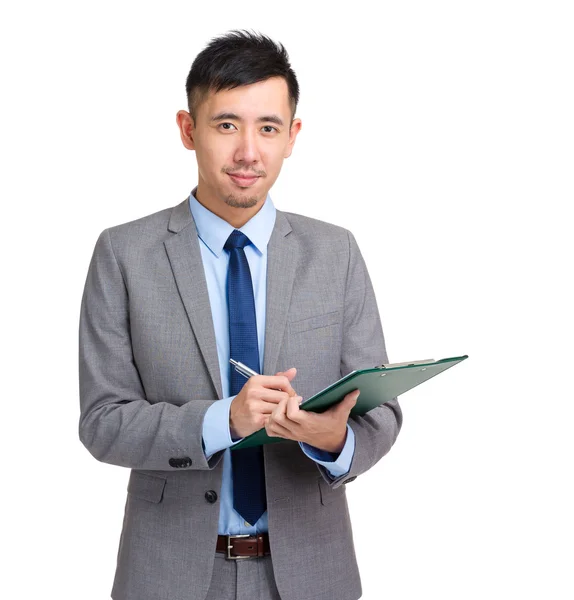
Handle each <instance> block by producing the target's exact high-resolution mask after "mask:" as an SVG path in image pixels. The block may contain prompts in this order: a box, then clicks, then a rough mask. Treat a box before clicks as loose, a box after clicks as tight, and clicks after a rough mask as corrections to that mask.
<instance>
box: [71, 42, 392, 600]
mask: <svg viewBox="0 0 574 600" xmlns="http://www.w3.org/2000/svg"><path fill="white" fill-rule="evenodd" d="M186 88H187V95H188V107H189V112H187V111H180V112H178V114H177V123H178V126H179V130H180V134H181V139H182V142H183V144H184V146H185V147H186V148H188V149H190V150H194V151H195V153H196V158H197V164H198V185H197V187H195V188H194V189H193V191H192V193H191V194H190V196H189V197H188V198H186V199H185V200H184V201H183V202H181V203H180V204H178V205H177V206H175V207H173V208H168V209H165V210H162V211H160V212H157V213H154V214H152V215H149V216H146V217H143V218H141V219H138V220H136V221H132V222H129V223H124V224H122V225H118V226H115V227H110V228H109V229H106V230H104V231H103V232H102V233H101V234H100V236H99V238H98V240H97V242H96V246H95V250H94V254H93V257H92V260H91V262H90V266H89V271H88V276H87V280H86V285H85V289H84V294H83V297H82V306H81V316H80V403H81V416H80V424H79V433H80V439H81V441H82V442H83V444H84V445H85V446H86V447H87V448H88V450H89V451H90V452H91V453H92V454H93V455H94V456H95V457H96V458H97V459H98V460H101V461H105V462H108V463H111V464H115V465H120V466H124V467H128V468H130V469H131V473H130V478H129V483H128V495H127V502H126V507H125V517H124V523H123V529H122V534H121V538H120V545H119V551H118V562H117V571H116V576H115V580H114V585H113V589H112V598H114V599H115V600H152V599H153V600H157V599H159V598H162V599H166V600H204V599H205V598H208V599H218V600H221V599H225V598H230V599H231V598H253V597H256V598H282V599H283V600H304V599H306V598H309V599H311V598H313V599H314V600H318V599H320V598H325V600H326V599H329V600H339V599H340V600H352V599H356V598H359V597H360V596H361V593H362V592H361V582H360V577H359V571H358V567H357V562H356V557H355V552H354V547H353V537H352V531H351V523H350V519H349V512H348V507H347V501H346V497H345V485H346V484H348V483H349V482H351V481H353V480H354V479H356V477H357V475H359V474H361V473H364V472H365V471H367V470H368V469H370V468H371V467H372V466H373V465H374V464H375V463H376V462H377V461H378V460H379V459H380V458H381V457H382V456H384V455H385V454H386V453H387V452H388V451H389V449H390V448H391V446H392V445H393V443H394V442H395V440H396V437H397V435H398V433H399V430H400V427H401V423H402V414H401V410H400V407H399V404H398V403H397V401H396V399H394V400H393V401H392V402H390V403H387V404H386V405H383V406H380V407H377V408H376V409H374V410H371V411H370V412H369V413H367V414H366V415H364V416H362V417H357V416H350V415H349V413H350V411H351V409H352V407H353V406H354V404H355V402H356V398H357V394H356V392H352V393H350V394H348V395H347V396H346V397H345V399H344V400H343V401H342V402H341V403H339V404H338V405H337V406H335V407H333V408H331V409H330V410H328V411H326V412H324V413H322V414H316V413H311V412H307V411H303V410H300V409H299V403H300V401H301V398H308V397H309V396H311V395H312V394H314V393H315V392H318V391H319V390H321V389H323V388H325V387H326V386H328V385H329V384H331V383H333V382H334V381H336V380H337V379H338V378H340V377H341V376H342V375H345V374H347V373H349V372H350V371H352V370H354V369H359V368H369V367H373V366H375V365H376V364H381V363H383V362H387V355H386V351H385V344H384V338H383V332H382V328H381V323H380V319H379V315H378V310H377V305H376V300H375V296H374V293H373V288H372V285H371V281H370V278H369V275H368V273H367V269H366V266H365V263H364V261H363V258H362V256H361V254H360V251H359V248H358V246H357V243H356V241H355V239H354V237H353V236H352V234H351V233H350V232H349V231H347V230H346V229H344V228H341V227H338V226H335V225H331V224H329V223H325V222H323V221H319V220H316V219H311V218H308V217H304V216H301V215H297V214H293V213H288V212H283V211H279V210H276V209H275V207H274V205H273V203H272V201H271V198H270V196H269V194H268V192H269V189H270V188H271V186H272V185H273V183H274V182H275V180H276V179H277V176H278V175H279V172H280V170H281V166H282V163H283V160H284V159H285V158H287V157H289V156H290V154H291V151H292V149H293V145H294V143H295V139H296V136H297V133H298V132H299V131H300V129H301V120H300V119H295V118H294V115H295V109H296V106H297V101H298V96H299V88H298V84H297V79H296V77H295V74H294V72H293V71H292V69H291V67H290V65H289V61H288V55H287V53H286V51H285V49H284V48H283V46H281V45H277V44H275V43H274V42H273V41H272V40H270V39H269V38H267V37H265V36H262V35H256V34H249V33H246V32H230V33H228V34H227V35H224V36H221V37H220V38H216V39H214V40H212V41H211V43H210V44H209V45H208V46H207V47H206V48H205V49H204V50H203V51H202V52H201V53H200V54H199V55H198V56H197V58H196V60H195V61H194V63H193V65H192V68H191V71H190V73H189V76H188V79H187V85H186ZM301 193H305V191H304V190H302V191H301ZM230 358H233V359H235V360H239V361H240V362H243V363H245V364H247V366H249V367H250V368H251V369H253V370H254V371H256V372H257V373H262V375H256V376H252V377H250V378H249V379H245V378H242V376H241V375H240V374H239V373H237V372H236V371H235V370H234V369H231V366H230V363H229V359H230ZM262 427H265V428H266V430H267V433H268V434H269V435H271V436H273V437H276V438H283V439H282V440H281V442H279V443H271V444H266V445H264V446H259V447H257V448H251V449H237V450H235V451H232V450H231V447H232V446H233V445H234V444H235V443H237V442H238V441H239V440H240V439H242V438H243V437H245V436H247V435H249V434H250V433H252V432H254V431H257V430H258V429H261V428H262ZM377 533H379V532H377ZM237 536H239V537H237ZM241 536H244V537H241ZM238 557H239V558H238Z"/></svg>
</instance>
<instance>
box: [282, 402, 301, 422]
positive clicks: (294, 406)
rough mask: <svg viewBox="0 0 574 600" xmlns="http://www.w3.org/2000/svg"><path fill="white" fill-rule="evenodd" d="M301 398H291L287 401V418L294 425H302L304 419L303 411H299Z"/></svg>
mask: <svg viewBox="0 0 574 600" xmlns="http://www.w3.org/2000/svg"><path fill="white" fill-rule="evenodd" d="M301 399H302V398H301V396H290V397H289V400H288V401H287V408H286V414H287V418H288V419H289V420H290V421H293V422H294V423H301V421H302V420H303V419H304V415H303V414H302V413H303V411H302V410H300V409H299V403H300V401H301Z"/></svg>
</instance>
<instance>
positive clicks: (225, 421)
mask: <svg viewBox="0 0 574 600" xmlns="http://www.w3.org/2000/svg"><path fill="white" fill-rule="evenodd" d="M234 398H235V396H229V398H222V399H221V400H217V402H214V403H213V404H212V405H211V406H210V407H209V408H208V409H207V410H206V411H205V415H204V416H203V427H202V445H203V451H204V453H205V458H206V459H207V460H209V458H210V457H211V456H212V455H213V454H215V453H216V452H219V451H220V450H224V449H225V448H229V447H230V446H233V445H234V444H236V443H238V442H240V441H241V440H242V439H243V438H239V439H237V440H232V439H231V432H230V430H229V411H230V409H231V403H232V402H233V399H234Z"/></svg>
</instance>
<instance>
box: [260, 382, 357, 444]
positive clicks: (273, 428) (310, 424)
mask: <svg viewBox="0 0 574 600" xmlns="http://www.w3.org/2000/svg"><path fill="white" fill-rule="evenodd" d="M360 393H361V392H360V391H359V390H353V391H352V392H349V393H348V394H347V395H346V396H345V397H344V398H343V400H341V402H339V403H338V404H335V406H332V407H331V408H329V409H328V410H326V411H325V412H323V413H314V412H311V411H307V410H300V408H299V403H300V401H301V400H300V396H289V397H287V398H282V399H281V401H280V402H279V403H278V405H277V406H276V407H275V408H274V410H273V411H272V413H271V415H270V416H269V417H267V418H266V423H265V430H266V431H267V435H269V436H271V437H281V438H285V439H288V440H294V441H296V442H304V443H306V444H309V445H311V446H314V447H315V448H319V449H320V450H326V451H327V452H335V453H339V452H341V450H342V449H343V447H344V445H345V441H346V439H347V420H348V418H349V413H350V412H351V409H352V408H353V406H355V404H356V402H357V398H358V397H359V394H360Z"/></svg>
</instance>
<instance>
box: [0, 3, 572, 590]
mask: <svg viewBox="0 0 574 600" xmlns="http://www.w3.org/2000/svg"><path fill="white" fill-rule="evenodd" d="M570 7H571V5H570V3H568V2H552V1H549V0H546V1H544V2H542V1H539V2H533V1H525V0H523V1H521V2H518V1H516V2H511V1H504V0H496V1H492V0H483V1H481V2H478V1H477V2H470V1H454V0H453V1H450V2H449V1H445V0H438V1H435V2H425V1H409V0H401V1H393V2H382V3H380V4H375V3H370V2H369V3H368V2H357V1H355V2H353V3H351V4H349V5H339V4H338V3H333V2H325V3H319V2H315V3H311V2H304V3H303V2H302V3H298V2H286V3H283V4H275V3H273V2H250V3H247V4H241V3H237V2H233V3H231V2H229V3H225V2H217V3H216V2H205V3H203V2H201V3H200V2H166V3H163V4H160V3H159V2H157V3H151V2H141V1H140V2H121V1H115V2H105V1H101V0H100V2H97V3H96V2H93V3H87V2H19V3H13V4H12V5H11V6H10V7H9V8H2V13H1V14H0V22H1V25H0V28H1V29H0V45H1V48H0V50H1V53H0V55H1V57H2V58H1V60H2V68H1V74H0V85H1V87H2V93H1V96H0V97H1V103H2V109H1V111H0V119H1V122H0V125H1V132H2V135H1V144H2V156H1V158H2V173H3V174H2V176H1V181H0V186H1V188H2V189H1V190H0V193H1V198H2V209H1V211H2V212H1V214H2V236H1V238H0V239H1V243H2V252H1V256H2V278H3V286H2V287H3V293H2V304H3V307H2V308H3V309H2V315H3V335H2V338H3V347H4V350H5V354H4V360H3V367H4V369H3V371H4V373H3V377H2V382H3V389H4V392H3V394H2V396H3V410H2V425H3V426H2V436H1V444H2V454H1V455H2V460H3V463H4V465H5V466H4V468H3V473H4V477H3V479H4V480H3V482H2V500H1V502H2V510H1V513H0V514H1V516H2V545H3V546H4V549H5V550H7V551H8V554H9V556H8V562H7V561H6V558H5V559H4V567H7V568H5V569H3V570H4V574H3V576H2V579H1V580H0V588H1V592H0V593H1V595H2V596H3V597H5V598H11V599H12V598H26V599H29V598H35V599H36V598H37V599H41V598H58V599H60V598H61V599H74V600H78V599H80V598H81V599H82V600H92V599H93V600H96V599H97V600H100V599H103V598H108V597H109V593H110V590H111V584H112V579H113V574H114V569H115V559H116V552H117V545H118V541H119V534H120V529H121V523H122V517H123V508H124V502H125V493H126V490H125V487H126V483H127V477H128V474H129V472H128V470H127V469H122V468H119V467H114V466H111V465H106V464H103V463H99V462H98V461H96V460H95V459H94V458H93V457H92V456H91V455H90V454H89V453H88V451H87V450H86V449H85V448H84V447H83V446H82V445H81V443H80V441H79V439H78V435H77V420H78V416H79V401H78V373H77V371H78V364H77V343H78V340H77V333H78V318H79V308H80V300H81V294H82V290H83V285H84V282H85V277H86V273H87V268H88V264H89V260H90V257H91V254H92V251H93V248H94V245H95V242H96V239H97V237H98V235H99V233H100V232H101V231H102V230H103V229H104V228H106V227H110V226H113V225H117V224H119V223H123V222H126V221H129V220H132V219H136V218H139V217H141V216H144V215H147V214H150V213H152V212H155V211H158V210H161V209H164V208H167V207H170V206H174V205H176V204H178V203H179V202H181V201H182V200H183V199H184V198H185V197H186V196H187V195H188V194H189V191H190V190H191V188H192V187H193V186H194V185H195V184H196V183H197V167H196V162H195V155H194V154H193V153H192V152H189V151H187V150H185V149H184V148H183V146H182V145H181V142H180V140H179V134H178V131H177V129H176V124H175V114H176V112H177V110H179V109H181V108H186V99H185V87H184V86H185V79H186V76H187V73H188V70H189V68H190V66H191V63H192V61H193V59H194V58H195V56H196V54H197V53H198V52H199V51H201V49H202V48H203V47H204V46H205V45H206V44H207V43H208V42H209V40H210V39H211V38H212V37H213V36H215V35H218V34H222V33H224V32H225V31H228V30H230V29H237V28H249V29H255V30H257V31H261V32H263V33H265V34H267V35H270V36H271V37H272V38H274V39H276V40H279V41H281V42H282V43H284V44H285V46H286V47H287V50H288V52H289V54H290V58H291V63H292V66H293V68H294V69H295V72H296V73H297V76H298V79H299V83H300V86H301V101H300V104H299V107H298V111H297V116H298V117H300V118H301V119H302V120H303V128H302V130H301V133H300V134H299V137H298V138H297V142H296V144H295V148H294V152H293V154H292V156H291V157H290V158H289V159H288V160H286V161H285V163H284V166H283V171H282V173H281V175H280V177H279V179H278V181H277V183H276V184H275V186H274V187H273V188H272V190H271V195H272V198H273V201H274V202H275V205H276V206H277V207H278V208H279V209H283V210H287V211H292V212H299V213H302V214H305V215H309V216H312V217H316V218H319V219H322V220H325V221H330V222H333V223H336V224H340V225H343V226H345V227H347V228H349V229H350V230H351V231H352V232H353V233H354V234H355V236H356V238H357V241H358V243H359V246H360V248H361V250H362V252H363V255H364V257H365V260H366V262H367V265H368V267H369V271H370V274H371V278H372V281H373V284H374V287H375V291H376V294H377V298H378V304H379V310H380V314H381V319H382V322H383V328H384V332H385V336H386V341H387V348H388V353H389V359H390V360H391V361H393V362H398V361H403V360H409V359H421V358H428V357H433V358H443V357H447V356H455V355H460V354H469V355H470V358H469V359H468V360H467V361H465V362H463V363H462V364H461V365H457V366H455V367H454V368H453V369H452V370H450V371H448V372H447V373H445V374H444V375H441V376H440V377H437V378H435V379H433V380H432V381H430V382H428V383H427V384H424V385H423V386H421V387H420V388H418V389H416V390H413V391H411V392H409V393H408V394H405V395H404V396H402V397H401V399H400V400H401V405H402V407H403V411H404V426H403V430H402V432H401V434H400V436H399V439H398V441H397V443H396V445H395V446H394V447H393V449H392V450H391V452H390V453H389V454H388V455H387V456H386V457H384V458H383V459H382V460H381V461H380V462H379V463H378V464H377V465H376V466H375V467H374V468H372V469H371V470H370V471H369V472H367V473H365V474H364V475H362V476H360V477H359V478H358V479H357V480H356V481H355V482H354V483H352V484H350V485H348V487H347V496H348V501H349V506H350V510H351V516H352V521H353V527H354V534H355V542H356V551H357V556H358V560H359V566H360V570H361V575H362V581H363V591H364V593H363V598H365V600H379V599H392V600H399V599H409V600H411V599H418V598H430V599H435V598H436V599H437V600H438V599H440V600H447V599H456V600H459V599H461V598H463V599H465V600H467V599H474V598H476V599H479V598H480V599H484V598H489V599H490V598H492V599H507V598H520V599H521V600H523V599H526V598H529V599H530V598H533V599H534V598H551V599H553V600H561V599H571V598H572V597H573V596H574V582H573V578H572V565H573V559H574V556H573V543H572V540H573V538H574V523H573V517H572V507H573V506H574V493H573V490H572V474H573V458H574V451H573V442H572V434H571V429H572V418H573V416H574V411H573V408H572V402H573V400H574V397H573V396H574V394H573V393H572V372H573V365H574V362H573V358H574V357H573V352H572V338H573V334H574V331H573V326H572V325H573V320H572V305H573V297H572V293H571V291H570V290H571V284H572V281H571V280H572V268H571V263H572V256H573V249H572V243H571V239H572V224H573V222H572V218H571V217H570V214H571V213H570V206H569V205H570V204H572V201H573V199H574V197H573V196H574V195H573V173H572V167H573V158H574V142H573V140H574V118H573V115H574V110H573V108H572V107H574V85H573V62H574V61H573V56H574V44H573V41H572V39H573V36H572V31H573V26H574V22H573V19H572V11H571V8H570ZM325 552H327V553H328V552H329V548H325ZM5 557H6V555H5Z"/></svg>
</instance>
